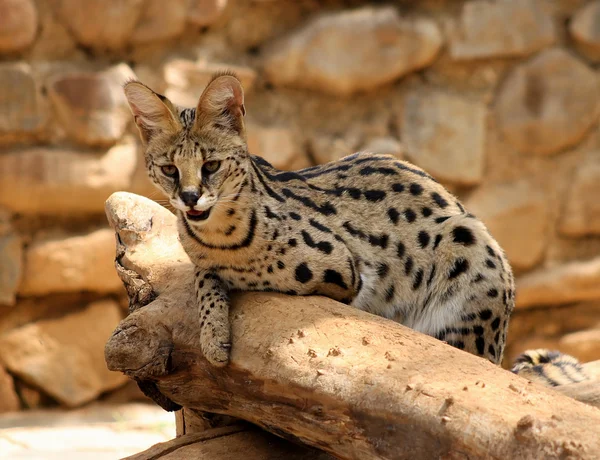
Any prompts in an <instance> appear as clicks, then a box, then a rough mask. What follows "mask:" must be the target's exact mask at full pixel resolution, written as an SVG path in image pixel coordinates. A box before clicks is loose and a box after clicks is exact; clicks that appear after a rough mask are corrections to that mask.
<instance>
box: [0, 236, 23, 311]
mask: <svg viewBox="0 0 600 460" xmlns="http://www.w3.org/2000/svg"><path fill="white" fill-rule="evenodd" d="M22 261H23V247H22V242H21V238H20V237H19V235H18V234H17V233H16V232H14V231H12V230H9V231H6V232H3V231H0V305H14V304H15V301H16V293H17V288H18V286H19V283H20V281H21V272H22V265H23V263H22Z"/></svg>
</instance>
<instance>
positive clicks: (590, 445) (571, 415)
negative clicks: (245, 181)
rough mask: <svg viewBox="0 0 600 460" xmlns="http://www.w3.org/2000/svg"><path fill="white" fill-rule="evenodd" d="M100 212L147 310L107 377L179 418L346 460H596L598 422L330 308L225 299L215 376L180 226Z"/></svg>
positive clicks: (477, 364) (150, 208)
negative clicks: (262, 432) (198, 415)
mask: <svg viewBox="0 0 600 460" xmlns="http://www.w3.org/2000/svg"><path fill="white" fill-rule="evenodd" d="M106 209H107V215H108V217H109V221H110V223H111V225H112V226H113V228H114V229H115V231H116V232H117V241H118V258H117V265H118V266H119V265H120V266H121V268H120V270H121V272H120V273H121V274H122V278H123V279H124V280H126V283H129V287H130V291H131V292H132V293H133V298H134V299H138V300H139V299H143V300H144V303H145V302H146V301H148V300H151V301H150V302H149V303H148V304H147V305H146V306H145V307H144V308H136V305H135V303H136V302H137V301H138V300H136V301H134V302H132V303H133V308H132V310H133V312H132V313H131V314H130V315H129V316H128V317H127V318H125V319H124V320H123V321H122V322H121V324H120V325H119V326H118V328H117V329H116V330H115V332H114V334H113V336H112V337H111V338H110V339H109V341H108V343H107V345H106V361H107V364H108V367H109V368H110V369H112V370H119V371H122V372H124V373H126V374H127V375H130V376H132V377H134V378H136V379H138V380H140V381H143V382H150V383H151V384H152V385H154V386H155V389H156V391H157V392H159V394H160V395H161V396H162V397H164V398H165V400H166V401H169V402H171V403H175V406H176V407H179V405H180V406H184V407H186V408H192V409H195V410H200V411H208V412H215V413H221V414H226V415H230V416H234V417H239V418H242V419H245V420H248V421H250V422H252V423H254V424H256V425H258V426H260V427H262V428H264V429H266V430H268V431H270V432H272V433H274V434H277V435H279V436H282V437H285V438H288V439H293V440H297V441H301V442H303V443H306V444H309V445H311V446H315V447H317V448H320V449H323V450H325V451H328V452H330V453H332V454H334V455H335V456H337V457H339V458H343V459H365V460H366V459H384V458H385V459H403V458H407V459H409V458H410V459H414V458H424V459H425V458H503V459H504V458H566V457H569V458H590V459H591V458H597V457H598V456H600V437H598V426H600V411H598V410H597V409H595V408H593V407H590V406H586V405H584V404H581V403H579V402H577V401H574V400H572V399H570V398H568V397H565V396H563V395H561V394H559V393H558V392H556V391H553V390H551V389H545V388H542V387H538V386H537V385H534V384H530V383H529V382H527V381H526V380H524V379H522V378H520V377H518V376H515V375H513V374H511V373H510V372H507V371H505V370H503V369H501V368H499V367H497V366H494V365H492V364H491V363H489V362H487V361H485V360H483V359H480V358H478V357H476V356H473V355H470V354H467V353H465V352H462V351H460V350H457V349H455V348H452V347H450V346H448V345H446V344H444V343H442V342H440V341H438V340H435V339H433V338H431V337H428V336H425V335H423V334H420V333H417V332H415V331H412V330H410V329H408V328H405V327H403V326H401V325H399V324H397V323H394V322H392V321H389V320H386V319H383V318H380V317H377V316H373V315H370V314H368V313H364V312H361V311H358V310H356V309H352V308H350V307H347V306H345V305H342V304H340V303H337V302H335V301H333V300H330V299H326V298H320V297H289V296H284V295H279V294H267V293H246V294H240V295H235V296H233V299H232V304H233V305H232V309H231V312H230V315H231V320H232V336H233V346H232V355H231V362H230V364H229V365H228V366H226V367H225V368H222V369H217V368H213V367H211V366H210V365H209V364H208V363H207V362H206V361H205V360H204V359H203V357H202V356H201V353H200V351H199V346H198V334H197V331H198V328H197V326H196V325H197V321H198V310H197V308H196V306H195V305H194V300H193V289H192V273H193V267H192V265H191V264H190V262H189V259H188V258H187V257H186V255H185V254H184V253H183V251H182V249H181V247H180V246H179V244H178V243H177V236H176V234H175V218H174V216H173V215H172V214H170V213H169V212H168V211H166V210H164V209H163V208H161V207H160V206H158V205H156V204H155V203H153V202H151V201H149V200H146V199H144V198H142V197H137V196H134V195H131V194H125V193H117V194H114V195H113V196H112V197H111V198H110V199H109V200H108V201H107V207H106ZM124 273H128V274H129V275H130V277H132V278H131V280H135V282H133V281H131V280H130V279H129V278H128V276H124V275H123V274H124ZM134 284H135V285H136V289H137V291H139V293H140V294H138V293H136V292H134V291H135V289H133V288H132V285H134ZM131 292H130V295H131ZM152 299H153V300H152ZM163 402H164V401H163Z"/></svg>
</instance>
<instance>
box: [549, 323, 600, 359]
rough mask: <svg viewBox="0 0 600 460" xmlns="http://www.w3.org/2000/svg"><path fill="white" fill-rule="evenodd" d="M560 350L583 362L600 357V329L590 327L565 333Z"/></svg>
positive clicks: (559, 344)
mask: <svg viewBox="0 0 600 460" xmlns="http://www.w3.org/2000/svg"><path fill="white" fill-rule="evenodd" d="M558 346H559V348H558V349H559V350H560V351H562V352H564V353H567V354H569V355H573V356H575V357H576V358H577V359H579V360H580V361H581V362H582V363H587V362H589V361H596V360H598V359H600V329H588V330H584V331H577V332H572V333H570V334H566V335H563V336H562V337H561V338H560V340H559V342H558Z"/></svg>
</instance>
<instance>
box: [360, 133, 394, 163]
mask: <svg viewBox="0 0 600 460" xmlns="http://www.w3.org/2000/svg"><path fill="white" fill-rule="evenodd" d="M361 150H362V151H364V152H371V153H379V154H386V155H393V156H395V157H396V158H398V159H399V160H402V159H403V158H404V146H403V145H402V143H401V142H400V141H398V139H396V138H394V137H376V138H373V139H370V140H369V141H368V142H366V143H365V144H364V145H363V147H362V148H361Z"/></svg>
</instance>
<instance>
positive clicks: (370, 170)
mask: <svg viewBox="0 0 600 460" xmlns="http://www.w3.org/2000/svg"><path fill="white" fill-rule="evenodd" d="M376 173H378V174H383V175H384V176H395V175H397V174H398V173H397V172H396V170H394V169H392V168H385V167H380V168H374V167H372V166H365V167H364V168H363V169H361V170H360V171H359V172H358V174H360V175H361V176H370V175H371V174H376Z"/></svg>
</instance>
